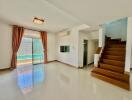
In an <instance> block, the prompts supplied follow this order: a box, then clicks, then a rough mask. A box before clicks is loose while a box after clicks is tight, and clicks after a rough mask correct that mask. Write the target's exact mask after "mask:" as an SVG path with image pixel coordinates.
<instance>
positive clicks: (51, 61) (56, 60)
mask: <svg viewBox="0 0 132 100" xmlns="http://www.w3.org/2000/svg"><path fill="white" fill-rule="evenodd" d="M56 61H57V60H52V61H48V62H47V63H52V62H56Z"/></svg>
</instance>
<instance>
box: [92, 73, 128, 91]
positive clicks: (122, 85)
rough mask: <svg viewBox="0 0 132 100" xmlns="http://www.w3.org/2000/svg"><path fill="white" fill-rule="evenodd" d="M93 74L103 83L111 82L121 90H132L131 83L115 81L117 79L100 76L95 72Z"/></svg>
mask: <svg viewBox="0 0 132 100" xmlns="http://www.w3.org/2000/svg"><path fill="white" fill-rule="evenodd" d="M91 74H92V76H94V77H96V78H98V79H101V80H103V81H106V82H109V83H111V84H114V85H116V86H119V87H121V88H124V89H126V90H130V85H129V83H126V82H122V81H118V80H115V79H112V78H109V77H107V76H104V75H101V74H98V73H94V72H92V73H91Z"/></svg>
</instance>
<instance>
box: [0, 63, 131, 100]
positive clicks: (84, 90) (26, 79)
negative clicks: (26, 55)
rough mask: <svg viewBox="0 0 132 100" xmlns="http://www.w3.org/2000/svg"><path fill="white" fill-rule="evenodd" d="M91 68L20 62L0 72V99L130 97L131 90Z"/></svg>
mask: <svg viewBox="0 0 132 100" xmlns="http://www.w3.org/2000/svg"><path fill="white" fill-rule="evenodd" d="M91 70H92V67H91V66H88V67H87V68H85V69H76V68H73V67H69V66H68V65H64V64H61V63H59V62H53V63H49V64H47V65H42V64H40V65H35V66H32V65H28V66H20V67H18V68H17V69H16V70H14V71H8V72H2V73H0V100H132V91H126V90H124V89H121V88H119V87H116V86H114V85H111V84H109V83H106V82H103V81H101V80H98V79H96V78H94V77H92V76H91V75H90V71H91ZM131 74H132V73H131ZM131 80H132V79H131Z"/></svg>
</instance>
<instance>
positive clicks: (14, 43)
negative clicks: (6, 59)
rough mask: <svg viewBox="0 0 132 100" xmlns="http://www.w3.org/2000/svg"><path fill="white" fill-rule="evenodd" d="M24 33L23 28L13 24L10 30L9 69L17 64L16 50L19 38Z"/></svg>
mask: <svg viewBox="0 0 132 100" xmlns="http://www.w3.org/2000/svg"><path fill="white" fill-rule="evenodd" d="M23 34H24V28H23V27H18V26H15V25H14V26H13V30H12V59H11V69H14V68H16V66H17V58H16V57H17V51H18V49H19V47H20V44H21V40H22V37H23Z"/></svg>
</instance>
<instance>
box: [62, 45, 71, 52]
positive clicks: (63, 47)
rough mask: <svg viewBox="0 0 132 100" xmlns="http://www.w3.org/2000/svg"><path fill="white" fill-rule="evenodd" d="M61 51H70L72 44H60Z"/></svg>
mask: <svg viewBox="0 0 132 100" xmlns="http://www.w3.org/2000/svg"><path fill="white" fill-rule="evenodd" d="M60 52H70V46H60Z"/></svg>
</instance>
